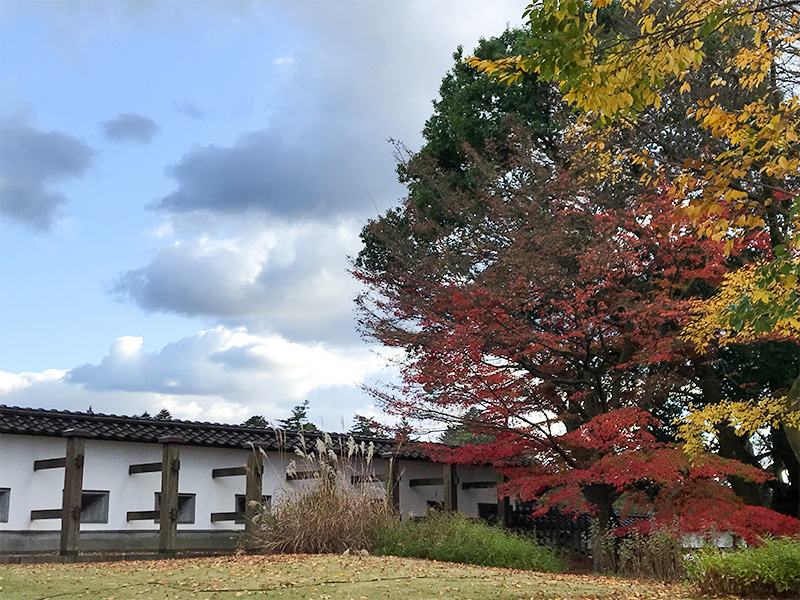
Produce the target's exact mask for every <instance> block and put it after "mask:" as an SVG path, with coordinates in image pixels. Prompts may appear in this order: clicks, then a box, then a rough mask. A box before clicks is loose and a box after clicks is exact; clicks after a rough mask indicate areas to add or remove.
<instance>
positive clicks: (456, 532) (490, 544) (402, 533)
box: [374, 513, 565, 572]
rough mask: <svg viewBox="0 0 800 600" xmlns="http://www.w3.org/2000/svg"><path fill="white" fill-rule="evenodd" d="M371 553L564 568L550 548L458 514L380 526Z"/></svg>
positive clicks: (480, 563)
mask: <svg viewBox="0 0 800 600" xmlns="http://www.w3.org/2000/svg"><path fill="white" fill-rule="evenodd" d="M374 552H375V553H376V554H384V555H392V556H407V557H413V558H427V559H433V560H442V561H449V562H457V563H467V564H473V565H484V566H489V567H507V568H512V569H530V570H535V571H549V572H560V571H563V570H564V569H565V564H564V561H563V560H562V559H560V558H559V557H558V556H556V555H555V553H554V552H553V551H552V550H551V549H549V548H545V547H543V546H540V545H538V544H537V543H536V542H534V541H533V540H530V539H526V538H522V537H520V536H518V535H514V534H512V533H509V532H507V531H503V530H502V529H498V528H495V527H490V526H488V525H486V524H485V523H483V522H480V521H474V520H470V519H468V518H466V517H464V516H463V515H461V514H458V513H432V514H430V515H429V516H428V517H426V518H425V519H421V520H407V521H402V522H399V523H396V524H395V525H393V526H391V527H387V528H383V529H382V530H380V533H379V535H378V541H377V544H376V546H375V550H374Z"/></svg>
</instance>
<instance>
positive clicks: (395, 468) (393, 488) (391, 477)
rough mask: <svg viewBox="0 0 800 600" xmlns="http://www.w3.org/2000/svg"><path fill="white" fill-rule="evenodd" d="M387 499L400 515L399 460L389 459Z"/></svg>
mask: <svg viewBox="0 0 800 600" xmlns="http://www.w3.org/2000/svg"><path fill="white" fill-rule="evenodd" d="M386 498H387V500H388V501H389V506H391V507H392V508H393V509H394V510H395V511H396V512H397V513H398V514H400V465H399V463H398V460H397V458H395V457H391V458H390V459H389V471H388V472H387V473H386Z"/></svg>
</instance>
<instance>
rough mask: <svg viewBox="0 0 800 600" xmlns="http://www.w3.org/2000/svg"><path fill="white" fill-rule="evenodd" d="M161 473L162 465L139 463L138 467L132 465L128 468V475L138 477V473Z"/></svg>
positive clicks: (157, 463)
mask: <svg viewBox="0 0 800 600" xmlns="http://www.w3.org/2000/svg"><path fill="white" fill-rule="evenodd" d="M159 471H161V463H160V462H154V463H139V464H138V465H130V466H129V467H128V475H136V474H137V473H157V472H159Z"/></svg>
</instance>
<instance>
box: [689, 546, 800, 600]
mask: <svg viewBox="0 0 800 600" xmlns="http://www.w3.org/2000/svg"><path fill="white" fill-rule="evenodd" d="M687 570H688V572H689V577H690V579H691V580H692V581H693V582H694V584H695V585H696V586H697V587H698V588H699V590H700V591H701V592H702V593H705V594H729V595H733V596H781V597H786V598H797V597H800V538H798V537H795V538H778V539H772V540H767V541H766V542H765V544H764V545H763V546H759V547H753V548H747V549H744V550H738V551H735V552H724V551H721V550H718V549H716V548H704V549H702V550H700V551H698V552H697V554H695V555H694V556H693V557H692V558H691V560H688V561H687Z"/></svg>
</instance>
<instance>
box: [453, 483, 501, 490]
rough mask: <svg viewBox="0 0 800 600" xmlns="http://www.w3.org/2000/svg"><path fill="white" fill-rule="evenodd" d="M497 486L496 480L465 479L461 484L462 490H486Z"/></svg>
mask: <svg viewBox="0 0 800 600" xmlns="http://www.w3.org/2000/svg"><path fill="white" fill-rule="evenodd" d="M493 487H497V482H496V481H465V482H464V483H462V484H461V489H462V490H484V489H488V488H493Z"/></svg>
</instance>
